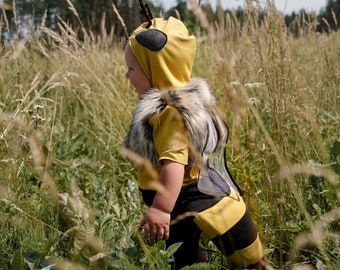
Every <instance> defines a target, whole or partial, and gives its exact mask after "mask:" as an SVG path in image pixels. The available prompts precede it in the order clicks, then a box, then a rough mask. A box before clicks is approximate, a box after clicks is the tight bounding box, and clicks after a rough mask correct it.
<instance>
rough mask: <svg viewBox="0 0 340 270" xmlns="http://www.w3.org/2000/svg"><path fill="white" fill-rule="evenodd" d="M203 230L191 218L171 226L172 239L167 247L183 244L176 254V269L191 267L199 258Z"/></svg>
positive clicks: (167, 243)
mask: <svg viewBox="0 0 340 270" xmlns="http://www.w3.org/2000/svg"><path fill="white" fill-rule="evenodd" d="M200 235H201V230H200V229H199V228H198V226H197V225H196V224H195V222H193V218H192V217H189V218H186V219H184V220H181V221H179V222H178V223H176V224H174V225H171V226H170V238H169V240H168V241H167V242H166V245H167V247H169V246H171V245H172V244H174V243H178V242H183V244H182V245H181V246H180V247H179V249H178V250H177V251H176V252H175V254H174V257H175V269H180V268H181V267H183V266H186V265H191V264H193V263H195V262H196V260H197V257H198V247H199V239H200Z"/></svg>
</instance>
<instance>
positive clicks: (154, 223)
mask: <svg viewBox="0 0 340 270" xmlns="http://www.w3.org/2000/svg"><path fill="white" fill-rule="evenodd" d="M183 177H184V165H183V164H180V163H177V162H174V161H171V160H163V165H162V168H161V171H160V181H161V184H162V185H163V186H164V189H165V192H159V191H158V192H157V193H156V196H155V198H154V200H153V204H152V205H151V206H150V208H149V209H148V211H147V212H146V214H145V216H144V218H143V220H142V221H141V222H140V225H141V226H143V228H144V238H145V239H146V240H148V241H150V242H154V241H155V240H156V241H159V240H162V239H165V240H167V239H168V238H169V225H170V213H171V211H172V210H173V208H174V206H175V203H176V201H177V198H178V195H179V192H180V190H181V188H182V184H183Z"/></svg>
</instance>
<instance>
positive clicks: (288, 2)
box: [152, 0, 328, 14]
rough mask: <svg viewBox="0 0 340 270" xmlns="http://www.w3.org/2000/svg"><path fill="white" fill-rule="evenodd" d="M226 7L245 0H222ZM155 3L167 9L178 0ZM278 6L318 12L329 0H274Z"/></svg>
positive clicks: (289, 10) (213, 1) (213, 2)
mask: <svg viewBox="0 0 340 270" xmlns="http://www.w3.org/2000/svg"><path fill="white" fill-rule="evenodd" d="M203 1H204V2H209V3H210V4H211V5H212V7H214V6H216V3H217V0H203ZM220 1H221V4H222V7H223V8H224V9H235V8H237V7H243V6H244V3H245V1H244V0H220ZM152 2H154V3H161V4H162V5H163V7H164V9H165V10H167V9H169V8H170V7H172V6H175V5H176V2H177V1H176V0H171V1H170V0H153V1H152ZM261 2H263V3H264V4H265V3H266V2H267V1H266V0H260V3H261ZM274 2H275V5H276V8H277V9H278V10H280V11H282V12H284V13H286V14H291V13H292V12H293V11H295V12H297V11H300V10H301V9H305V10H306V11H308V12H310V11H316V12H317V13H318V12H319V11H320V10H321V9H322V8H324V7H326V5H327V2H328V1H327V0H274Z"/></svg>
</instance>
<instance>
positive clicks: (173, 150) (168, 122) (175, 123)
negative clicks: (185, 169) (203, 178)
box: [149, 106, 189, 165]
mask: <svg viewBox="0 0 340 270" xmlns="http://www.w3.org/2000/svg"><path fill="white" fill-rule="evenodd" d="M149 122H150V124H151V126H152V127H153V140H154V144H155V147H156V150H157V153H158V155H159V160H162V159H169V160H173V161H175V162H178V163H181V164H183V165H188V159H189V136H188V132H187V130H186V128H185V125H184V120H183V117H182V115H181V114H180V113H179V111H178V110H177V109H176V108H174V107H172V106H167V107H166V108H165V109H164V110H163V111H162V112H161V113H160V114H158V115H155V116H152V117H151V118H150V120H149Z"/></svg>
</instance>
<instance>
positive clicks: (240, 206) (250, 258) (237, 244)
mask: <svg viewBox="0 0 340 270" xmlns="http://www.w3.org/2000/svg"><path fill="white" fill-rule="evenodd" d="M195 222H196V224H197V225H198V226H199V227H200V228H201V230H202V231H203V232H205V233H206V234H207V236H208V237H209V238H210V239H212V241H213V242H214V243H215V244H216V246H217V247H218V248H219V249H220V250H221V252H222V253H223V254H224V255H225V256H227V257H228V258H229V259H230V260H231V261H233V262H235V263H236V264H238V265H240V266H247V265H252V264H256V263H257V262H259V261H260V260H261V259H262V258H263V256H264V249H263V246H262V243H261V241H260V239H259V237H258V233H257V230H256V228H255V225H254V223H253V222H252V220H251V218H250V215H249V213H248V211H247V209H246V206H245V204H244V202H243V200H242V198H241V197H240V196H238V195H237V194H236V193H234V192H232V193H231V194H230V196H228V197H225V198H223V199H222V200H221V201H219V202H218V203H217V204H215V205H214V206H212V207H210V208H209V209H207V210H204V211H202V212H200V213H199V214H198V215H197V216H196V217H195Z"/></svg>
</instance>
